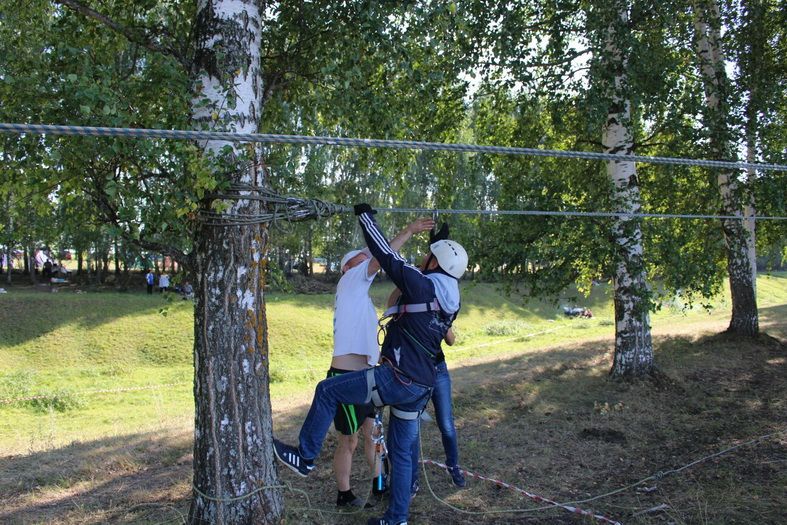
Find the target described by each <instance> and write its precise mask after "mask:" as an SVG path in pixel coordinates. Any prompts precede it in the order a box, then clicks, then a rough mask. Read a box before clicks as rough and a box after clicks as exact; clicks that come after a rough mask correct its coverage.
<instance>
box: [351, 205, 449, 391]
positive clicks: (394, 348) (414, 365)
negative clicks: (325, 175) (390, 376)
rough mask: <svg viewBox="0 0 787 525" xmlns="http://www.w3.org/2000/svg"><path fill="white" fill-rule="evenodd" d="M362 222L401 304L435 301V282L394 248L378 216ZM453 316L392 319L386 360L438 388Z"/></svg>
mask: <svg viewBox="0 0 787 525" xmlns="http://www.w3.org/2000/svg"><path fill="white" fill-rule="evenodd" d="M358 220H359V222H360V223H361V228H362V229H363V234H364V237H365V238H366V244H367V246H369V250H370V251H371V252H372V256H374V258H375V259H377V261H378V262H379V263H380V267H381V268H382V269H383V270H385V273H386V274H388V277H390V278H391V280H392V281H393V282H394V283H395V284H396V286H397V287H398V288H399V289H400V290H401V291H402V296H401V298H400V302H401V304H420V303H430V302H432V301H434V299H435V288H434V283H432V281H431V279H429V278H428V277H426V276H425V275H424V274H423V273H421V270H419V269H418V268H416V267H415V266H412V265H411V264H408V263H407V261H405V260H404V259H403V258H402V256H401V255H399V254H398V253H397V252H395V251H394V250H393V249H392V248H391V246H390V245H389V244H388V241H387V240H386V238H385V236H384V235H383V234H382V232H381V231H380V228H379V226H378V225H377V222H376V221H375V220H374V216H373V215H372V214H370V213H363V214H361V215H360V216H359V217H358ZM453 317H454V316H452V315H449V314H447V313H444V312H441V311H438V312H420V313H407V314H403V315H400V316H396V317H394V318H392V320H391V322H389V323H388V330H387V331H386V334H385V340H384V341H383V346H382V350H381V353H382V355H383V357H384V358H387V359H389V360H390V361H391V362H392V363H393V364H394V366H396V368H398V369H399V370H400V371H401V372H402V373H404V374H405V375H406V376H407V377H409V378H410V379H412V380H413V381H415V382H417V383H420V384H422V385H425V386H429V387H432V386H434V383H435V357H436V356H437V354H438V353H439V352H440V343H441V342H442V340H443V337H445V333H446V332H447V331H448V328H449V327H450V326H451V321H453Z"/></svg>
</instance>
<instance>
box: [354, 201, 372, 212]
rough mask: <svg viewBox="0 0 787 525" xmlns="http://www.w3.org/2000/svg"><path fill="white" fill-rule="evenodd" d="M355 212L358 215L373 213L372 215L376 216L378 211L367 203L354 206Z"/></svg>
mask: <svg viewBox="0 0 787 525" xmlns="http://www.w3.org/2000/svg"><path fill="white" fill-rule="evenodd" d="M353 211H354V212H355V214H356V215H360V214H362V213H371V214H372V215H374V214H375V213H377V210H375V209H374V208H372V207H371V206H369V205H368V204H366V203H365V202H364V203H361V204H356V205H355V206H353Z"/></svg>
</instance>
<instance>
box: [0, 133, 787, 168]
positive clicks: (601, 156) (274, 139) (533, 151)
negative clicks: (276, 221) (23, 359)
mask: <svg viewBox="0 0 787 525" xmlns="http://www.w3.org/2000/svg"><path fill="white" fill-rule="evenodd" d="M0 132H5V133H39V134H51V135H79V136H95V137H135V138H161V139H177V140H220V141H227V142H261V143H267V144H307V145H320V146H343V147H356V148H390V149H417V150H431V151H456V152H466V153H493V154H498V155H529V156H534V157H555V158H573V159H583V160H612V161H618V162H641V163H647V164H668V165H685V166H700V167H705V168H729V169H736V170H745V169H755V170H772V171H787V165H785V164H770V163H758V162H734V161H728V160H706V159H686V158H680V157H649V156H645V155H616V154H612V153H597V152H591V151H568V150H554V149H540V148H521V147H511V146H483V145H478V144H455V143H442V142H427V141H420V140H391V139H359V138H350V137H330V136H321V135H311V136H310V135H281V134H275V133H230V132H224V131H197V130H176V129H171V130H168V129H149V128H112V127H97V126H65V125H52V124H18V123H7V122H3V123H0Z"/></svg>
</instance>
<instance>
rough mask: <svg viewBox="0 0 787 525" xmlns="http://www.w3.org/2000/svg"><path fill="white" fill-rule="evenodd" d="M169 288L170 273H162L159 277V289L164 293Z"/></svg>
mask: <svg viewBox="0 0 787 525" xmlns="http://www.w3.org/2000/svg"><path fill="white" fill-rule="evenodd" d="M168 290H169V274H168V273H162V274H161V276H160V277H159V278H158V291H159V293H164V292H166V291H168Z"/></svg>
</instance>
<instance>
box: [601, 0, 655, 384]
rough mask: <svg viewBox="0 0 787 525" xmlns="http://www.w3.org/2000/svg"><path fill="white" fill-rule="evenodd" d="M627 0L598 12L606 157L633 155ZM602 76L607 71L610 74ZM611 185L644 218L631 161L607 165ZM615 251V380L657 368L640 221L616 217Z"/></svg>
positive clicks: (617, 199) (620, 202) (625, 206)
mask: <svg viewBox="0 0 787 525" xmlns="http://www.w3.org/2000/svg"><path fill="white" fill-rule="evenodd" d="M628 9H629V7H628V5H627V2H624V1H620V0H618V1H615V2H611V3H609V4H607V5H606V6H604V7H603V8H601V9H600V11H601V13H598V14H597V15H596V16H599V15H602V13H603V14H606V16H603V15H602V16H601V18H602V20H603V21H605V22H606V28H605V29H604V37H603V38H604V46H603V51H602V52H601V53H600V56H599V69H598V70H597V71H598V72H599V77H596V78H594V79H593V80H594V81H598V80H601V81H602V82H605V83H606V84H607V85H606V86H604V87H603V88H602V89H604V90H605V91H606V92H607V97H608V106H607V116H606V120H605V122H604V125H603V127H602V131H601V143H602V146H603V148H604V152H605V153H611V154H614V155H632V154H633V153H634V139H633V132H632V126H633V123H632V114H631V91H630V87H629V78H628V60H629V58H628V48H629V47H630V43H629V39H630V35H629V14H628ZM604 72H607V73H606V74H605V73H604ZM606 168H607V175H608V176H609V179H610V181H611V182H612V190H613V202H614V203H615V205H616V208H617V210H618V211H620V212H622V213H641V212H642V206H641V198H640V189H639V179H638V178H637V168H636V165H635V163H633V162H625V161H607V162H606ZM612 237H613V242H614V246H615V251H616V257H615V261H614V265H615V273H614V277H613V284H614V291H615V297H614V304H615V357H614V361H613V365H612V375H613V376H616V377H626V376H642V375H645V374H648V373H650V372H651V370H652V369H653V343H652V342H651V337H650V321H649V313H648V312H649V304H648V299H649V292H648V286H647V283H646V278H645V267H644V262H643V244H642V228H641V219H638V218H634V217H630V216H625V215H622V216H619V217H616V218H615V220H614V223H613V226H612Z"/></svg>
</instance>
